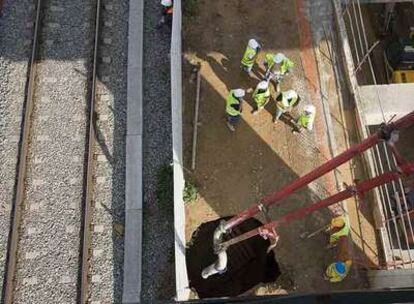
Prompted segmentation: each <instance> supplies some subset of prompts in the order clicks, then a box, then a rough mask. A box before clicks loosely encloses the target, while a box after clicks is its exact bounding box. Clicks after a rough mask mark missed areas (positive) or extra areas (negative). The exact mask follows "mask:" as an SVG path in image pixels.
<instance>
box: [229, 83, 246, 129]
mask: <svg viewBox="0 0 414 304" xmlns="http://www.w3.org/2000/svg"><path fill="white" fill-rule="evenodd" d="M245 94H246V93H245V91H244V90H243V89H235V90H231V91H230V93H229V96H228V97H227V100H226V114H227V127H228V128H229V129H230V131H232V132H234V131H235V130H236V128H235V126H236V125H237V124H238V123H239V121H240V118H241V113H242V103H243V97H244V95H245Z"/></svg>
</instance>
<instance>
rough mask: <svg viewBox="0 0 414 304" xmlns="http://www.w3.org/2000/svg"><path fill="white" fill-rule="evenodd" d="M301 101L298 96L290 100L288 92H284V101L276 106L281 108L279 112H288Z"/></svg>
mask: <svg viewBox="0 0 414 304" xmlns="http://www.w3.org/2000/svg"><path fill="white" fill-rule="evenodd" d="M298 100H299V96H298V94H295V96H294V97H293V98H291V99H288V98H287V97H286V92H282V100H281V101H278V102H277V103H276V106H277V107H278V108H279V110H281V111H283V112H287V111H289V110H290V108H292V107H293V106H294V105H295V104H296V103H297V102H298Z"/></svg>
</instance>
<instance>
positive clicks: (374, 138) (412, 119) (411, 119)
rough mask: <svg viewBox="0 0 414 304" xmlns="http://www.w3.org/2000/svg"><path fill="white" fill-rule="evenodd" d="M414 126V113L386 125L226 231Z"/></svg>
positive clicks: (236, 219)
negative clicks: (387, 138)
mask: <svg viewBox="0 0 414 304" xmlns="http://www.w3.org/2000/svg"><path fill="white" fill-rule="evenodd" d="M412 124H414V111H413V112H411V113H409V114H407V115H406V116H404V117H402V118H400V119H399V120H397V121H395V122H392V123H390V124H388V125H385V124H384V126H383V127H382V128H380V129H379V130H378V131H377V132H376V133H375V134H373V135H371V136H369V137H368V138H366V139H365V140H363V141H362V142H361V143H359V144H357V145H354V146H352V147H350V148H349V149H348V150H346V151H345V152H343V153H341V154H339V155H338V156H336V157H334V158H333V159H331V160H329V161H327V162H326V163H324V164H323V165H321V166H319V167H318V168H316V169H314V170H312V171H311V172H309V173H308V174H306V175H304V176H302V177H301V178H298V179H297V180H295V181H294V182H293V183H291V184H289V185H286V186H285V187H283V188H282V189H281V190H280V191H278V192H275V193H273V194H271V195H269V196H266V197H264V198H263V199H262V200H261V201H260V202H258V203H257V204H255V205H253V206H251V207H250V208H248V209H246V210H244V211H242V212H241V213H239V214H238V215H236V216H234V217H233V218H231V219H230V220H228V221H227V222H226V224H225V226H224V228H225V230H229V229H231V228H232V227H235V226H237V225H239V224H240V223H242V222H243V221H245V220H247V219H248V218H251V217H253V216H255V215H256V214H257V213H258V212H259V211H260V206H261V205H264V206H267V207H268V206H271V205H274V204H280V203H282V200H283V199H284V198H286V197H288V196H289V195H291V194H292V193H293V192H295V191H297V190H298V189H300V188H302V187H304V186H306V185H308V184H309V183H310V182H312V181H314V180H316V179H317V178H319V177H321V176H323V175H325V174H326V173H328V172H330V171H332V170H333V169H335V168H337V167H339V166H340V165H342V164H343V163H345V162H347V161H349V160H350V159H351V158H353V157H354V156H355V155H357V154H360V153H362V152H364V151H366V150H368V149H369V148H371V147H373V146H374V145H376V144H377V143H379V142H380V140H384V139H385V138H384V137H385V136H386V135H385V134H386V133H388V134H390V133H391V131H393V130H397V129H403V128H406V127H408V126H410V125H412Z"/></svg>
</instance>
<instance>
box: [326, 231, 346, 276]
mask: <svg viewBox="0 0 414 304" xmlns="http://www.w3.org/2000/svg"><path fill="white" fill-rule="evenodd" d="M336 244H337V247H336V253H335V262H333V263H331V264H330V265H329V266H328V267H327V268H326V270H325V273H324V279H325V280H328V281H329V282H331V283H339V282H341V281H343V280H344V279H345V278H346V276H347V275H348V273H349V271H350V269H351V265H352V256H351V250H350V244H349V238H348V236H341V237H340V238H339V239H338V240H337V241H336Z"/></svg>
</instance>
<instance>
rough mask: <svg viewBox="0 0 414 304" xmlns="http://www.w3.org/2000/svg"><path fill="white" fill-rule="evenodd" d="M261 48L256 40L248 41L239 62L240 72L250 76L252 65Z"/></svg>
mask: <svg viewBox="0 0 414 304" xmlns="http://www.w3.org/2000/svg"><path fill="white" fill-rule="evenodd" d="M260 49H261V46H260V44H259V42H257V41H256V39H250V40H249V42H248V43H247V47H246V50H245V51H244V54H243V58H242V60H241V67H242V70H243V71H245V72H247V73H248V74H249V76H250V75H251V72H252V68H253V65H254V63H255V61H256V58H257V56H258V55H259V52H260Z"/></svg>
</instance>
